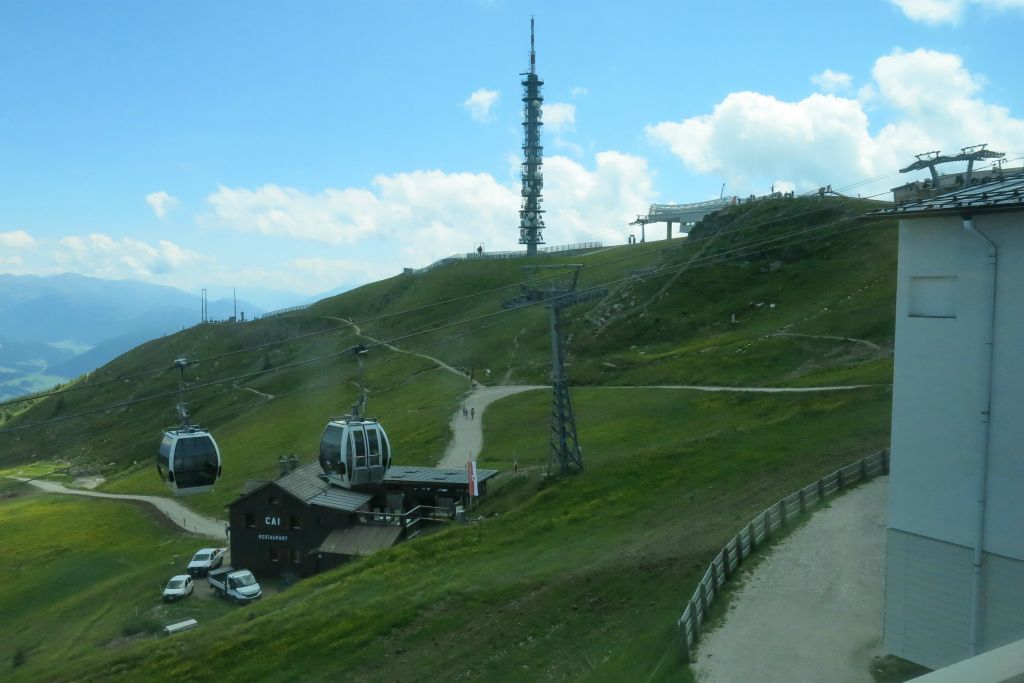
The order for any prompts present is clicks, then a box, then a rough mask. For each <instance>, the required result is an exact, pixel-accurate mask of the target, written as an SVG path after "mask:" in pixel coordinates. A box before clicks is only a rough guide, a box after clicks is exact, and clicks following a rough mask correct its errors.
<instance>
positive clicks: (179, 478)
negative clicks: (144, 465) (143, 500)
mask: <svg viewBox="0 0 1024 683" xmlns="http://www.w3.org/2000/svg"><path fill="white" fill-rule="evenodd" d="M156 469H157V472H159V473H160V478H161V479H163V480H164V482H165V483H166V484H167V486H168V487H170V489H171V490H172V491H174V493H175V494H178V495H183V494H187V493H205V492H207V491H212V490H213V485H214V484H216V483H217V478H218V477H220V475H221V463H220V449H219V448H217V442H216V441H214V439H213V436H212V435H211V434H210V433H209V432H206V431H203V430H201V429H198V428H195V427H186V428H183V429H171V430H168V431H166V432H164V438H163V441H161V442H160V450H159V451H158V453H157V458H156Z"/></svg>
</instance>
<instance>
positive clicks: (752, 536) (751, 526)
mask: <svg viewBox="0 0 1024 683" xmlns="http://www.w3.org/2000/svg"><path fill="white" fill-rule="evenodd" d="M747 537H748V538H749V540H750V552H751V553H753V552H754V550H755V549H756V548H757V534H756V533H754V521H753V520H751V521H750V524H748V525H747Z"/></svg>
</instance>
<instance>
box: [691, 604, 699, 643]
mask: <svg viewBox="0 0 1024 683" xmlns="http://www.w3.org/2000/svg"><path fill="white" fill-rule="evenodd" d="M690 625H691V626H693V644H694V645H696V644H697V639H698V638H700V617H699V616H698V615H697V601H696V598H690Z"/></svg>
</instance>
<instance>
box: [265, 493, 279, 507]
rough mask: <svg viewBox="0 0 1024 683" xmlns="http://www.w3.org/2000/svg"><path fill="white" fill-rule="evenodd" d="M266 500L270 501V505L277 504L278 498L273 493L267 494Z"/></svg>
mask: <svg viewBox="0 0 1024 683" xmlns="http://www.w3.org/2000/svg"><path fill="white" fill-rule="evenodd" d="M267 502H268V503H270V504H271V505H277V503H278V498H277V496H275V495H274V494H270V495H269V496H267Z"/></svg>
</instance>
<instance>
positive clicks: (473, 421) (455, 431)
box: [437, 384, 551, 467]
mask: <svg viewBox="0 0 1024 683" xmlns="http://www.w3.org/2000/svg"><path fill="white" fill-rule="evenodd" d="M534 389H551V387H549V386H547V385H544V384H515V385H505V386H494V387H480V388H478V389H474V390H473V391H471V392H470V393H469V395H468V396H466V398H465V400H464V401H463V403H462V406H459V407H458V408H457V409H456V410H455V414H454V415H452V419H451V422H450V423H449V426H450V427H451V430H452V440H451V441H450V442H449V443H448V448H447V449H445V452H444V456H443V457H442V458H441V461H440V462H439V463H438V464H437V466H438V467H462V466H463V465H465V464H466V461H467V460H469V458H470V457H471V456H472V457H473V458H476V457H477V456H479V455H480V450H481V449H482V448H483V445H484V430H483V418H484V411H485V410H486V409H487V406H489V405H491V404H492V403H494V402H495V401H497V400H499V399H502V398H505V397H506V396H512V395H513V394H520V393H522V392H524V391H533V390H534ZM463 406H465V407H466V409H467V410H472V412H473V413H474V415H473V417H472V418H469V417H463V416H462V407H463Z"/></svg>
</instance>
